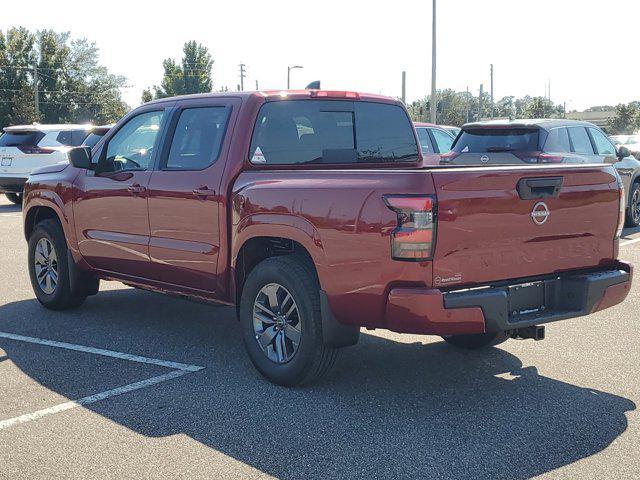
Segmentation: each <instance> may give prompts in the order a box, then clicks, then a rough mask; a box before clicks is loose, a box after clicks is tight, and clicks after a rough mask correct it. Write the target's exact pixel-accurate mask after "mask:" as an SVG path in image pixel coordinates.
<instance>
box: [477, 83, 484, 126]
mask: <svg viewBox="0 0 640 480" xmlns="http://www.w3.org/2000/svg"><path fill="white" fill-rule="evenodd" d="M483 93H484V85H483V84H482V83H481V84H480V96H479V97H478V121H479V122H481V121H482V113H483V112H482V107H483V105H482V95H483Z"/></svg>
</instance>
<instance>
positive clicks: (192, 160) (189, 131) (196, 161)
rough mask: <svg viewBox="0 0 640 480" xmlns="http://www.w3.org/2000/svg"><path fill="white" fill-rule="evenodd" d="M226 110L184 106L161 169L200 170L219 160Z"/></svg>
mask: <svg viewBox="0 0 640 480" xmlns="http://www.w3.org/2000/svg"><path fill="white" fill-rule="evenodd" d="M228 116H229V110H228V109H227V108H226V107H222V106H220V107H200V108H187V109H185V110H183V111H182V112H181V113H180V118H179V120H178V124H177V125H176V130H175V133H174V134H173V139H172V141H171V150H170V151H169V157H168V158H167V162H166V166H165V167H164V168H166V169H171V170H202V169H203V168H206V167H208V166H209V165H211V164H212V163H213V162H215V161H216V160H217V159H218V155H220V148H221V147H222V141H223V140H224V132H225V128H226V125H227V118H228Z"/></svg>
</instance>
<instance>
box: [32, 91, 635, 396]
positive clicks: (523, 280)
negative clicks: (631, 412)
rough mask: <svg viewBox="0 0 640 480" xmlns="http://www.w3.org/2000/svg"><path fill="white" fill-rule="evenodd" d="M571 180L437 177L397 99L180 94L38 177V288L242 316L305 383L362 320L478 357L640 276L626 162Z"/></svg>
mask: <svg viewBox="0 0 640 480" xmlns="http://www.w3.org/2000/svg"><path fill="white" fill-rule="evenodd" d="M429 133H431V132H429ZM436 143H437V142H436ZM559 170H560V169H558V168H557V167H555V166H549V165H542V166H538V165H536V166H533V165H530V166H528V167H525V168H516V167H513V166H503V167H496V168H494V169H492V171H491V172H487V171H486V169H484V168H457V167H454V168H451V167H443V166H440V165H438V166H432V167H430V168H429V167H426V168H425V167H423V165H422V154H421V152H420V149H419V147H418V139H417V135H416V131H415V129H414V127H413V125H412V124H411V120H410V119H409V115H408V113H407V111H406V109H405V107H404V105H403V104H402V103H401V102H399V101H398V100H395V99H392V98H388V97H381V96H378V95H367V94H359V93H357V92H340V91H323V90H310V91H309V90H305V91H290V92H282V91H267V92H233V93H231V92H230V93H223V94H204V95H189V96H184V97H175V98H164V99H160V100H156V101H152V102H149V103H145V104H144V105H142V106H141V107H139V108H137V109H135V110H133V111H131V112H130V113H128V114H127V115H126V116H125V117H124V118H123V119H122V120H120V121H119V122H118V123H117V124H116V126H115V127H113V129H111V130H110V131H109V132H108V133H107V134H106V136H105V137H104V139H103V140H102V141H101V142H99V143H98V144H97V145H96V147H95V148H94V149H93V150H91V149H89V148H87V147H80V148H74V149H72V150H71V151H70V152H69V163H68V164H58V165H53V166H47V167H43V168H40V169H38V170H37V171H34V172H33V174H32V175H31V176H30V177H29V180H28V181H27V183H26V185H25V198H24V206H23V219H24V234H25V238H26V239H27V240H28V244H29V246H28V269H29V274H30V278H31V284H32V287H33V290H34V293H35V296H36V297H37V299H38V300H39V301H40V302H41V303H42V304H43V305H44V306H45V307H47V308H50V309H56V310H62V309H66V308H72V307H77V306H79V305H80V304H81V303H82V302H83V301H84V300H85V299H86V297H87V296H90V295H95V294H97V293H98V291H99V282H100V280H101V279H109V280H119V281H121V282H124V283H125V284H128V285H132V286H135V287H138V288H144V289H149V290H154V291H157V292H164V293H170V294H176V295H179V296H182V297H187V298H193V299H197V300H200V301H202V300H205V301H210V302H214V303H222V304H226V305H236V306H237V310H236V312H237V314H238V318H239V329H240V332H241V336H242V338H243V340H244V343H245V347H246V350H247V353H248V355H249V358H250V359H251V361H252V362H253V364H254V365H255V367H256V368H257V369H258V370H259V371H260V373H262V374H263V375H264V376H265V377H266V378H268V379H269V380H271V381H272V382H275V383H278V384H282V385H288V386H291V385H297V384H300V383H308V382H311V381H312V380H314V379H316V378H318V377H320V376H321V375H323V374H324V373H326V372H327V371H328V370H329V369H330V368H331V366H332V364H333V363H334V362H335V360H336V357H337V355H338V351H339V349H340V348H342V347H346V346H349V345H353V344H355V343H356V342H357V341H358V338H359V335H360V327H367V328H370V329H374V328H385V329H389V330H393V331H396V332H400V333H413V334H428V335H440V336H442V337H443V338H444V340H445V341H446V342H447V343H449V344H451V345H454V346H456V347H459V348H466V349H478V348H482V347H490V346H493V345H497V344H499V343H502V342H505V341H507V340H509V339H510V338H533V339H537V340H541V339H542V338H543V330H544V326H543V325H544V324H546V323H549V322H555V321H563V320H566V319H568V318H572V317H579V316H584V315H588V314H590V313H592V312H595V311H599V310H602V309H604V308H608V307H611V306H613V305H616V304H618V303H620V302H621V301H623V300H624V298H625V297H626V296H627V294H628V292H629V289H630V288H631V282H632V269H631V265H629V264H627V263H625V262H621V261H619V260H617V255H618V243H619V237H620V232H621V231H622V224H623V223H624V212H623V211H622V209H621V206H622V205H623V203H624V202H623V201H622V186H621V184H620V182H619V177H618V175H617V174H616V171H615V169H614V168H613V167H612V166H611V165H607V164H600V165H589V166H586V167H585V166H582V165H579V166H577V165H573V166H572V165H568V166H567V167H566V168H563V169H562V171H559ZM541 181H544V182H552V183H547V185H552V186H553V187H554V195H553V196H548V195H547V193H548V192H547V189H546V188H541V185H540V183H541ZM114 301H116V300H114ZM102 304H103V306H105V307H107V305H106V302H102ZM176 321H180V319H176ZM585 322H588V320H587V319H585V320H583V321H582V322H580V324H577V323H575V324H574V325H575V327H576V331H577V332H579V331H580V330H579V329H580V328H585ZM187 326H188V324H187V323H185V328H186V327H187Z"/></svg>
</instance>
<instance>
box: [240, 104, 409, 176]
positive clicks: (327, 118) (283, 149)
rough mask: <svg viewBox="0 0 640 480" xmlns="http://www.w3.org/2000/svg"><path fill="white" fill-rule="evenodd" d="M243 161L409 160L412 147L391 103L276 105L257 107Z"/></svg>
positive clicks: (398, 111) (403, 122) (404, 122)
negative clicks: (251, 137)
mask: <svg viewBox="0 0 640 480" xmlns="http://www.w3.org/2000/svg"><path fill="white" fill-rule="evenodd" d="M249 158H250V160H251V161H252V163H255V164H267V165H269V164H271V165H282V164H296V163H328V164H343V163H357V162H375V163H383V162H396V161H415V160H416V159H417V158H418V145H417V143H416V139H415V136H414V133H413V127H412V125H411V122H410V121H409V118H408V117H407V115H406V113H405V112H404V110H403V109H402V108H400V107H398V106H397V105H388V104H382V103H371V102H348V101H331V100H292V101H278V102H269V103H266V104H265V105H263V106H262V108H261V109H260V113H259V114H258V119H257V121H256V127H255V129H254V133H253V139H252V142H251V148H250V151H249Z"/></svg>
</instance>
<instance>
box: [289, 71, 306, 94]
mask: <svg viewBox="0 0 640 480" xmlns="http://www.w3.org/2000/svg"><path fill="white" fill-rule="evenodd" d="M294 68H303V67H302V65H291V66H288V67H287V90H289V89H290V88H291V70H293V69H294Z"/></svg>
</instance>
